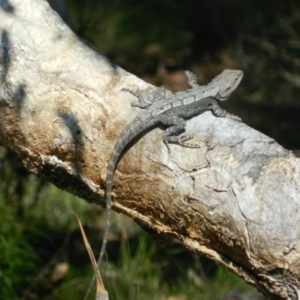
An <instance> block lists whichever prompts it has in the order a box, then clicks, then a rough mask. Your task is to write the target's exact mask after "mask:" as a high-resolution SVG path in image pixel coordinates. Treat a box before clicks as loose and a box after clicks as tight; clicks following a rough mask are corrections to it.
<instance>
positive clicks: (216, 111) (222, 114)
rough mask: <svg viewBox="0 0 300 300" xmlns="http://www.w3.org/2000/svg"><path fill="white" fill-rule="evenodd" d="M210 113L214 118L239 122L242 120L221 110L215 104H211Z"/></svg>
mask: <svg viewBox="0 0 300 300" xmlns="http://www.w3.org/2000/svg"><path fill="white" fill-rule="evenodd" d="M211 111H212V113H213V114H214V115H215V116H216V117H223V118H228V119H232V120H236V121H241V120H242V119H241V118H240V117H238V116H235V115H232V114H230V113H228V112H227V111H226V110H224V109H222V108H221V107H220V106H219V105H218V104H217V103H213V104H212V106H211Z"/></svg>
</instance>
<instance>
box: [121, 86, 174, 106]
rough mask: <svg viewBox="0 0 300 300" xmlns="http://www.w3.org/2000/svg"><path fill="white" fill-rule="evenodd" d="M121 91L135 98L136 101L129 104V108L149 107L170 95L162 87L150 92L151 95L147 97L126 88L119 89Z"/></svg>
mask: <svg viewBox="0 0 300 300" xmlns="http://www.w3.org/2000/svg"><path fill="white" fill-rule="evenodd" d="M121 91H126V92H129V93H131V94H132V95H134V96H135V97H137V99H138V101H137V102H134V103H131V106H136V107H139V108H142V109H145V108H148V107H150V106H151V105H152V104H153V103H154V102H157V101H161V100H163V99H164V98H165V97H167V96H170V95H171V94H172V93H171V92H170V91H168V90H166V89H165V88H164V87H160V88H156V89H155V90H154V91H151V94H150V95H149V96H147V97H145V96H143V95H142V94H141V93H140V92H139V91H133V90H130V89H127V88H123V89H121Z"/></svg>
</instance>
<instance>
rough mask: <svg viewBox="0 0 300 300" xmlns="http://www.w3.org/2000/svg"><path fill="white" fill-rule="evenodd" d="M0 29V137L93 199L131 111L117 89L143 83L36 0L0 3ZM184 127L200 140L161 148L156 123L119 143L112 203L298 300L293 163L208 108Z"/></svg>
mask: <svg viewBox="0 0 300 300" xmlns="http://www.w3.org/2000/svg"><path fill="white" fill-rule="evenodd" d="M0 36H1V37H0V38H1V42H0V120H1V122H0V143H1V144H2V145H4V146H5V147H7V148H9V149H11V150H12V151H14V152H15V153H16V154H17V155H18V156H19V157H20V159H21V160H22V163H23V164H24V166H25V167H26V168H27V169H28V170H30V171H31V172H33V173H36V174H38V175H39V176H42V177H44V178H46V179H48V180H49V181H51V182H52V183H54V184H55V185H57V186H58V187H60V188H61V189H64V190H67V191H69V192H71V193H73V194H75V195H77V196H79V197H81V198H83V199H85V200H86V201H89V202H91V203H95V204H98V205H102V206H105V193H104V188H105V178H106V171H107V164H108V157H109V155H110V152H111V150H112V147H113V145H114V143H115V142H116V140H117V139H118V137H119V135H120V133H121V132H122V130H123V128H124V127H125V125H126V124H128V123H129V122H130V120H132V119H133V118H134V117H135V116H136V115H137V114H139V113H140V109H139V108H135V107H131V106H130V103H131V102H133V101H134V100H136V99H134V97H133V96H132V95H130V94H129V93H126V92H122V91H121V89H122V88H123V87H127V88H131V89H139V90H145V89H149V88H150V89H151V88H152V87H151V86H150V85H148V84H147V83H145V82H143V81H142V80H140V79H138V78H137V77H135V76H133V75H132V74H129V73H127V72H125V71H124V70H122V69H121V68H119V67H118V66H116V65H114V64H113V63H112V62H110V61H109V60H108V59H107V58H105V56H104V55H102V54H101V53H99V52H98V51H97V50H95V49H94V48H93V47H91V46H89V45H87V44H86V43H85V42H83V41H82V40H80V39H79V38H78V37H77V36H76V35H75V34H74V33H73V32H72V31H71V30H70V29H69V28H68V27H67V26H66V25H65V24H64V23H63V21H62V20H61V19H60V17H59V16H58V15H57V14H56V13H55V12H54V11H53V10H52V9H51V8H50V7H49V4H48V3H47V2H46V1H42V0H11V1H8V0H0ZM246 76H247V75H246ZM229 101H230V100H229ZM186 131H187V133H188V134H193V135H194V136H195V141H193V142H197V143H198V144H199V145H200V146H201V148H197V149H189V148H184V147H181V146H177V145H171V146H170V147H171V153H170V154H169V153H168V151H167V149H166V147H165V145H164V144H163V142H162V129H160V128H157V129H154V130H152V131H150V132H148V133H146V134H145V135H144V136H143V137H142V138H141V139H139V140H138V141H137V143H135V144H134V145H132V146H131V147H130V149H129V150H128V151H127V152H126V153H125V154H124V156H123V158H122V160H121V161H120V163H119V165H118V168H117V170H116V173H115V177H114V201H113V209H114V210H116V211H119V212H122V213H125V214H127V215H129V216H131V217H132V218H134V219H135V221H136V222H138V223H139V224H140V225H141V226H142V227H143V228H144V229H145V230H147V231H148V232H151V233H152V234H153V235H155V236H156V237H158V238H160V239H174V238H175V239H177V240H179V241H181V242H182V243H183V244H184V245H185V246H186V248H188V249H189V250H191V251H192V252H194V253H202V254H205V255H206V256H208V257H209V258H211V259H213V260H215V261H216V262H218V263H220V264H222V265H224V266H226V267H227V268H228V269H230V270H232V271H233V272H235V273H236V274H238V275H240V276H241V277H242V278H244V279H245V280H246V281H247V282H248V283H250V284H252V285H255V286H256V287H257V288H258V290H260V291H261V292H262V293H264V294H265V295H266V296H269V297H271V298H272V299H299V294H300V268H299V265H300V242H299V237H300V227H299V226H298V224H299V220H300V201H299V200H300V199H299V198H300V197H299V189H300V176H299V172H300V163H299V159H297V158H295V157H294V155H293V154H292V153H291V152H290V151H288V150H285V149H283V148H282V147H281V146H280V145H278V144H277V143H276V142H275V141H274V140H273V139H271V138H269V137H267V136H265V135H263V134H261V133H260V132H257V131H255V130H254V129H252V128H249V127H248V126H247V125H245V124H243V123H239V122H235V121H232V120H228V119H222V118H216V117H214V116H213V115H212V114H211V113H210V112H207V113H204V114H203V115H201V116H198V117H196V118H193V119H192V120H190V121H188V124H187V130H186Z"/></svg>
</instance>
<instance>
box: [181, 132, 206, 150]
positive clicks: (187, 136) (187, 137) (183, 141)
mask: <svg viewBox="0 0 300 300" xmlns="http://www.w3.org/2000/svg"><path fill="white" fill-rule="evenodd" d="M192 138H193V136H192V135H191V134H186V133H185V134H181V135H180V136H178V144H179V145H181V146H184V147H188V148H201V146H200V145H197V144H192V143H186V141H188V140H190V139H192Z"/></svg>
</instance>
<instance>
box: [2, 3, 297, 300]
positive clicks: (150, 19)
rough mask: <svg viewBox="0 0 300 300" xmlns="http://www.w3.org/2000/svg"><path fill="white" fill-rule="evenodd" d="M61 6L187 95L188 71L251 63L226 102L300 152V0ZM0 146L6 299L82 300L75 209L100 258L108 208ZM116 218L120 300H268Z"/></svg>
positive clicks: (86, 270) (115, 277) (86, 35)
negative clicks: (61, 186) (35, 171)
mask: <svg viewBox="0 0 300 300" xmlns="http://www.w3.org/2000/svg"><path fill="white" fill-rule="evenodd" d="M51 4H52V5H53V7H54V8H55V9H56V10H57V11H58V12H59V13H60V14H61V15H62V17H63V18H64V20H65V21H66V22H67V23H68V25H69V26H70V27H71V28H72V29H73V30H74V31H75V32H76V33H77V34H78V35H79V36H80V37H81V38H83V39H85V40H87V41H89V42H90V43H92V44H93V45H95V46H96V47H97V48H98V49H99V50H100V51H101V52H103V53H105V55H107V56H108V57H109V58H110V59H111V60H112V61H114V62H115V63H116V64H118V65H119V66H121V67H122V68H124V69H125V70H127V71H129V72H132V73H134V74H136V75H137V76H139V77H141V78H143V79H144V80H146V81H148V82H150V83H152V84H155V85H158V86H160V85H164V86H166V87H167V88H169V89H171V90H173V91H178V90H181V89H184V88H186V81H185V77H184V75H183V71H184V70H186V69H189V70H192V71H193V72H195V73H196V74H197V76H198V79H199V83H200V84H206V83H207V82H209V81H210V80H211V79H212V78H213V77H214V76H216V75H217V74H218V73H220V72H221V71H222V70H223V69H225V68H236V69H241V70H243V71H244V79H243V81H242V82H241V85H240V87H239V88H238V90H237V91H236V92H234V94H233V95H232V97H231V98H230V100H229V101H227V102H226V103H224V105H222V106H223V107H224V108H226V109H227V110H229V111H230V112H232V113H234V114H237V115H239V116H241V117H242V119H243V121H244V122H245V123H246V124H248V125H249V126H251V127H253V128H255V129H257V130H259V131H261V132H263V133H265V134H266V135H268V136H270V137H272V138H274V139H275V140H276V141H277V142H278V143H280V144H281V145H283V146H284V147H285V148H287V149H300V140H299V139H298V132H299V129H300V120H299V117H298V116H299V112H300V105H299V101H298V92H299V89H300V76H299V74H300V72H299V71H300V2H299V0H289V1H283V0H274V1H269V0H265V1H261V0H252V1H251V0H202V1H191V0H184V1H183V0H166V1H158V0H152V1H150V0H139V1H136V0H126V1H125V0H88V1H79V0H69V1H66V2H64V1H60V0H58V1H51ZM222 104H223V103H222ZM0 150H1V151H0V164H1V169H0V176H1V181H0V254H1V255H0V295H1V296H0V297H1V299H24V300H25V299H83V298H84V295H85V292H86V289H87V286H88V284H89V281H90V278H91V276H92V269H91V266H90V263H89V259H88V256H87V253H86V250H85V248H84V245H83V242H82V239H81V236H80V232H79V228H78V224H77V222H76V220H75V218H74V216H73V215H72V214H71V211H74V212H76V213H77V215H78V217H79V218H80V219H81V221H82V223H83V225H84V227H85V229H86V233H87V236H88V238H89V241H90V244H91V246H92V248H93V250H94V252H95V253H96V254H97V253H98V252H99V250H100V246H101V242H102V234H103V227H104V222H105V217H104V214H103V213H104V210H103V209H100V208H98V207H96V206H94V205H88V204H86V203H85V202H84V201H83V200H80V199H78V198H76V197H74V196H72V195H70V194H67V193H65V192H63V191H60V190H58V189H57V188H55V187H54V186H52V185H51V184H49V183H48V182H45V181H44V180H41V179H39V178H37V177H35V176H33V175H30V174H28V173H27V171H26V170H25V169H24V168H23V167H22V166H20V164H19V162H18V160H17V159H16V158H15V156H14V155H13V154H12V153H10V152H8V151H7V150H5V149H4V148H1V149H0ZM112 223H113V224H112V228H111V231H110V236H109V243H108V248H107V252H108V258H106V260H105V261H104V263H103V270H102V275H103V277H104V281H105V286H106V288H107V289H108V291H109V293H110V299H118V300H121V299H141V300H143V299H145V300H147V299H157V300H187V299H204V300H205V299H216V300H234V299H235V300H250V299H251V300H258V299H263V298H262V296H260V295H259V294H258V293H257V292H256V291H255V289H254V288H252V287H249V286H247V285H246V284H245V283H244V282H243V281H242V280H241V279H239V278H238V277H237V276H235V275H233V274H231V273H230V272H228V271H226V270H225V269H224V268H221V267H219V266H216V265H215V264H214V263H213V262H211V261H208V260H207V259H205V258H204V257H199V256H194V255H192V254H190V253H188V252H186V251H184V249H183V248H182V247H181V246H180V245H179V244H178V243H176V242H173V243H171V242H169V243H157V242H155V241H153V240H151V238H150V237H149V236H148V235H147V234H146V233H144V232H142V231H141V229H139V227H138V226H136V225H135V224H134V223H133V221H132V220H130V219H129V218H127V217H125V216H123V215H120V214H114V216H113V221H112ZM89 299H94V291H93V293H92V294H91V295H90V297H89Z"/></svg>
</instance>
